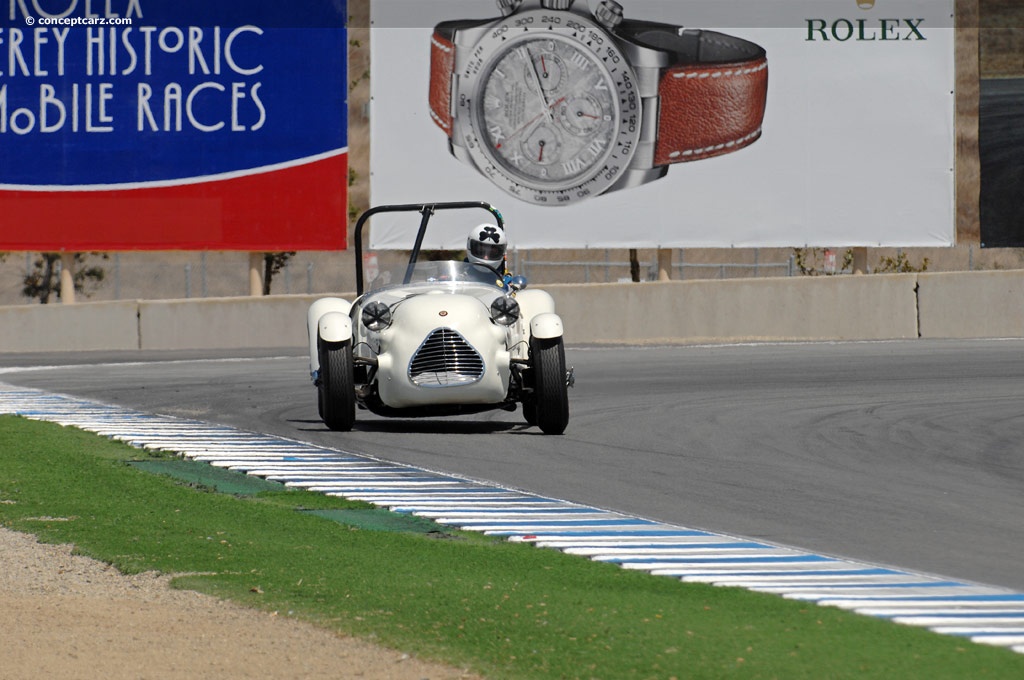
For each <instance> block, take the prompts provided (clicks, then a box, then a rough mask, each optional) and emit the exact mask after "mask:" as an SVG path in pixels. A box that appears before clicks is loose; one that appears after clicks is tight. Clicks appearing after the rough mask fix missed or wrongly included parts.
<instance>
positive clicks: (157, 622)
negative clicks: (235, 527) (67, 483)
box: [0, 528, 476, 680]
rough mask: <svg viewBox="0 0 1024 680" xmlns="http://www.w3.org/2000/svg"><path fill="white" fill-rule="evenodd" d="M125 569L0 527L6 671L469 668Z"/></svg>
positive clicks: (388, 675)
mask: <svg viewBox="0 0 1024 680" xmlns="http://www.w3.org/2000/svg"><path fill="white" fill-rule="evenodd" d="M169 581H170V577H169V576H161V575H157V574H153V573H146V574H138V575H132V576H126V575H123V574H121V573H120V572H119V571H117V570H116V569H114V568H113V567H111V566H109V565H107V564H104V563H102V562H97V561H95V560H92V559H89V558H86V557H82V556H78V555H73V554H72V547H71V546H69V545H46V544H41V543H39V542H37V541H36V539H35V537H34V536H31V535H29V534H22V533H18V532H14V531H10V530H8V529H4V528H0V611H2V612H3V623H2V624H0V666H2V668H3V672H2V675H3V677H4V678H5V679H6V680H20V679H22V678H24V679H26V680H28V679H33V680H34V679H35V678H42V677H59V678H66V679H76V678H82V679H86V678H88V679H90V680H91V679H92V678H99V677H102V678H108V679H109V680H117V679H119V678H126V679H127V678H132V679H134V680H138V679H142V678H147V679H155V680H162V679H176V678H209V677H216V678H219V679H223V680H233V679H241V678H256V677H259V678H363V679H367V680H420V679H423V678H430V679H432V680H434V679H436V680H447V679H455V678H460V679H466V678H474V677H476V676H473V675H472V674H469V673H468V672H465V671H462V670H459V669H456V668H451V667H447V666H443V665H438V664H433V663H428V662H425V661H423V660H420V659H417V658H414V657H410V656H408V655H406V654H402V653H401V652H396V651H394V650H390V649H385V648H382V647H378V646H375V645H373V644H372V643H369V642H366V641H364V640H359V639H355V638H347V637H342V636H340V635H338V634H336V633H333V632H331V631H328V630H324V629H321V628H317V627H315V626H313V625H310V624H307V623H304V622H301V621H296V620H294V619H289V618H288V617H286V616H283V615H280V616H279V615H276V614H268V613H266V612H260V611H256V610H251V609H246V608H244V607H240V606H238V605H234V604H232V603H229V602H225V601H222V600H218V599H217V598H214V597H210V596H207V595H203V594H200V593H196V592H193V591H187V590H173V589H171V588H170V587H169V585H168V583H169Z"/></svg>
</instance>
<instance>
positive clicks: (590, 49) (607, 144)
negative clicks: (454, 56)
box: [455, 10, 640, 205]
mask: <svg viewBox="0 0 1024 680" xmlns="http://www.w3.org/2000/svg"><path fill="white" fill-rule="evenodd" d="M456 121H457V129H456V131H455V134H456V135H459V136H460V139H461V141H462V142H463V143H464V144H465V146H466V147H467V149H468V150H469V152H470V155H471V156H472V158H473V160H474V162H475V163H476V164H477V166H478V167H479V168H480V169H481V170H482V171H483V173H484V174H485V175H486V176H487V177H489V178H490V179H491V180H492V181H494V182H495V184H497V185H498V186H499V187H501V188H502V189H504V190H505V191H507V192H509V193H510V194H513V195H514V196H517V197H519V198H521V199H523V200H526V201H530V202H533V203H537V204H541V205H566V204H569V203H573V202H576V201H579V200H583V199H585V198H588V197H590V196H596V195H598V194H600V193H601V192H603V191H605V190H606V189H607V188H608V187H609V186H611V185H612V184H614V183H615V181H616V180H617V179H618V178H619V176H620V175H621V174H622V173H623V172H624V171H625V169H626V167H627V166H628V165H629V160H630V158H631V157H632V155H633V153H634V151H635V149H636V143H637V139H638V137H639V134H640V124H639V122H640V100H639V94H638V93H637V91H636V85H635V77H634V75H633V72H632V70H631V69H630V67H629V65H628V63H627V61H626V58H625V56H624V55H623V54H622V53H621V52H620V51H619V49H618V47H617V45H615V43H614V42H613V41H612V39H611V38H610V37H609V36H608V35H607V34H605V33H604V32H603V31H601V29H599V28H597V27H596V26H595V25H593V24H592V23H590V22H589V21H588V20H586V19H585V18H583V17H580V16H578V15H575V14H568V13H566V12H552V11H545V10H538V11H533V12H526V13H524V14H522V15H512V16H510V17H507V18H506V19H504V20H502V21H500V22H499V23H498V24H497V25H496V26H494V27H492V30H490V31H489V32H488V33H487V35H486V36H485V37H484V38H483V39H482V40H481V41H480V42H479V43H478V44H477V46H476V48H475V49H474V51H473V59H472V60H471V63H469V65H468V66H467V68H466V70H465V71H464V72H463V73H460V83H459V101H458V115H457V117H456Z"/></svg>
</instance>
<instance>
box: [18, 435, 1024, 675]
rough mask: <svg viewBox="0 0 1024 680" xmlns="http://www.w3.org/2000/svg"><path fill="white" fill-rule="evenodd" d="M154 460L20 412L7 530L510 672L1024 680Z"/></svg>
mask: <svg viewBox="0 0 1024 680" xmlns="http://www.w3.org/2000/svg"><path fill="white" fill-rule="evenodd" d="M145 457H146V454H145V453H143V452H141V451H139V450H136V449H132V448H130V447H128V446H125V445H122V444H119V443H116V442H112V441H109V440H106V439H102V438H99V437H96V436H94V435H91V434H88V433H85V432H82V431H80V430H76V429H73V428H62V427H60V426H57V425H53V424H49V423H39V422H31V421H25V420H22V419H19V418H14V417H10V416H0V524H2V525H4V526H6V527H9V528H13V529H16V530H18V531H25V532H31V533H33V534H36V535H37V536H39V537H40V539H41V540H43V541H47V542H54V543H57V542H60V543H74V544H75V546H76V547H77V551H78V552H79V553H81V554H83V555H88V556H90V557H94V558H96V559H99V560H103V561H105V562H109V563H111V564H113V565H114V566H116V567H117V568H118V569H120V570H122V571H124V572H128V573H132V572H140V571H146V570H157V571H160V572H165V573H178V574H189V575H183V576H179V577H178V578H176V579H175V580H174V585H175V586H176V587H179V588H189V589H193V590H197V591H201V592H205V593H210V594H213V595H216V596H219V597H223V598H226V599H230V600H234V601H236V602H240V603H243V604H246V605H249V606H252V607H257V608H261V609H265V610H272V611H278V612H279V613H281V614H285V613H287V614H289V615H292V616H295V617H299V618H302V619H306V620H309V621H313V622H315V623H317V624H319V625H323V626H327V627H330V628H333V629H336V630H338V631H341V632H344V633H349V634H354V635H358V636H362V637H367V638H371V639H374V640H376V641H378V642H381V643H383V644H385V645H388V646H391V647H395V648H398V649H402V650H404V651H407V652H412V653H415V654H418V655H421V656H424V657H427V658H432V659H437V660H441V661H447V662H449V663H453V664H456V665H466V666H468V667H471V668H472V669H474V670H476V671H477V672H479V673H482V674H485V675H487V676H489V677H493V678H531V679H533V678H614V679H618V678H672V677H675V678H846V677H850V678H872V677H874V678H968V677H969V678H984V677H987V678H1019V677H1024V656H1021V655H1019V654H1014V653H1013V652H1010V651H1008V650H1005V649H999V648H990V647H985V646H982V645H974V644H972V643H970V642H968V641H965V640H961V639H957V638H952V637H946V636H940V635H936V634H933V633H930V632H928V631H926V630H923V629H918V628H912V627H907V626H898V625H895V624H891V623H888V622H885V621H881V620H876V619H872V618H869V617H862V616H857V615H854V614H851V613H849V612H844V611H841V610H838V609H832V608H824V607H816V606H814V605H809V604H806V603H801V602H794V601H788V600H784V599H782V598H778V597H773V596H768V595H762V594H757V593H752V592H747V591H744V590H740V589H732V588H714V587H711V586H702V585H691V584H682V583H681V582H679V581H677V580H675V579H671V578H665V577H656V576H651V575H649V574H644V573H641V572H633V571H627V570H623V569H620V568H618V567H616V566H612V565H607V564H599V563H594V562H590V561H588V560H585V559H582V558H578V557H571V556H568V555H564V554H562V553H560V552H557V551H553V550H544V549H538V548H535V547H532V546H529V545H524V544H517V543H509V542H506V541H501V540H497V539H492V538H489V537H485V536H482V535H477V534H472V533H463V532H450V531H440V532H434V533H424V532H422V531H414V530H410V531H396V530H394V527H391V528H388V529H385V530H372V529H367V528H359V525H360V524H361V521H357V520H353V524H351V525H349V524H344V523H342V522H339V521H336V520H335V519H331V518H329V517H335V518H345V517H353V518H357V517H360V516H361V513H360V512H359V511H360V510H367V509H368V508H369V506H366V505H363V504H360V503H353V502H348V501H344V500H342V499H337V498H332V497H327V496H323V495H319V494H313V493H308V492H303V491H273V490H270V491H259V492H255V491H254V492H252V493H246V494H244V495H231V494H227V493H218V492H215V491H214V490H212V489H211V488H210V487H206V486H202V485H198V484H195V483H187V482H184V481H182V480H181V479H176V478H173V477H170V476H166V475H162V474H153V473H151V472H146V471H144V470H141V469H138V468H137V467H133V466H131V465H129V464H128V461H130V460H138V459H140V458H145ZM300 510H303V511H300ZM306 510H316V511H323V512H321V513H320V514H314V513H313V512H305V511H306Z"/></svg>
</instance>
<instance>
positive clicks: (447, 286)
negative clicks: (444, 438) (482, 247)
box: [307, 220, 571, 433]
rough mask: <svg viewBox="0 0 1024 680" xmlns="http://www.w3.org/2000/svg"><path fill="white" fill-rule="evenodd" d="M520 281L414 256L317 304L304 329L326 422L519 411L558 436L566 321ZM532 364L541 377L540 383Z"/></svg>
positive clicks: (564, 418) (564, 412) (338, 425)
mask: <svg viewBox="0 0 1024 680" xmlns="http://www.w3.org/2000/svg"><path fill="white" fill-rule="evenodd" d="M425 222H426V220H424V225H423V226H421V231H422V229H424V228H425ZM357 257H358V253H357ZM392 282H396V283H392ZM520 285H525V282H519V284H518V285H514V286H512V287H510V286H509V285H508V281H506V280H503V277H502V275H501V274H499V273H498V272H495V271H494V270H491V269H489V268H488V267H486V266H484V265H478V264H470V263H467V262H459V261H447V260H446V261H428V262H417V261H416V257H415V252H414V256H413V257H412V258H411V259H410V263H409V265H408V266H407V267H406V268H405V269H404V270H403V271H400V272H396V273H394V275H393V276H389V274H385V275H383V276H380V277H378V279H377V280H376V281H374V282H370V284H369V288H370V290H369V291H368V292H365V293H363V294H361V295H359V297H357V299H356V300H355V301H354V302H352V303H349V302H348V301H346V300H344V299H341V298H323V299H321V300H317V301H316V302H314V303H313V305H312V306H311V307H310V309H309V313H308V316H307V328H308V332H309V338H310V345H309V351H310V371H311V373H312V375H313V379H314V381H315V382H316V384H317V386H318V388H319V389H320V411H321V417H322V418H323V419H324V421H325V422H326V423H327V424H328V426H330V427H332V429H341V430H344V429H349V428H350V427H351V426H352V423H353V421H354V418H355V407H356V406H358V407H360V408H365V409H368V410H370V411H372V412H374V413H377V414H380V415H388V416H406V417H408V416H431V415H448V414H457V413H472V412H477V411H483V410H487V409H494V408H504V409H507V410H515V408H516V407H517V404H522V405H523V409H524V415H525V416H526V419H527V421H528V422H530V423H536V424H538V425H540V427H541V429H543V430H544V431H545V432H554V433H561V431H562V430H564V428H565V426H566V424H567V422H568V402H567V396H566V395H565V389H566V385H567V384H568V383H569V382H571V372H566V370H565V361H564V352H563V348H562V335H563V328H562V320H561V318H560V317H559V316H558V315H557V314H556V313H555V305H554V300H553V299H552V298H551V296H550V295H549V294H547V293H545V292H544V291H540V290H532V289H531V290H523V289H520V288H519V286H520ZM542 346H543V349H541V347H542ZM541 354H544V355H545V356H544V357H541V356H540V355H541ZM535 355H536V356H535ZM538 362H546V363H545V365H546V368H545V370H544V374H545V375H546V376H547V378H546V379H545V378H543V377H542V378H539V379H537V378H536V377H535V376H538V375H541V371H540V370H539V365H538ZM538 380H539V382H538ZM545 380H546V382H545ZM349 383H351V384H349ZM540 383H543V384H540ZM350 392H351V395H352V396H351V399H350V396H349V395H350ZM349 402H351V404H350V403H349ZM339 404H340V406H339ZM350 412H351V414H350Z"/></svg>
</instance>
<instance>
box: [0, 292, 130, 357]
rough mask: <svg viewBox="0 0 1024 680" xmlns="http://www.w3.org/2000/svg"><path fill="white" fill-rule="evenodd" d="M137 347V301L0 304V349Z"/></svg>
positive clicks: (109, 348)
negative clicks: (1, 305) (7, 305)
mask: <svg viewBox="0 0 1024 680" xmlns="http://www.w3.org/2000/svg"><path fill="white" fill-rule="evenodd" d="M138 348H139V313H138V304H137V303H135V302H130V301H121V302H90V303H85V304H80V305H20V306H17V307H0V352H67V351H83V352H84V351H88V350H125V349H128V350H130V349H138Z"/></svg>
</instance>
